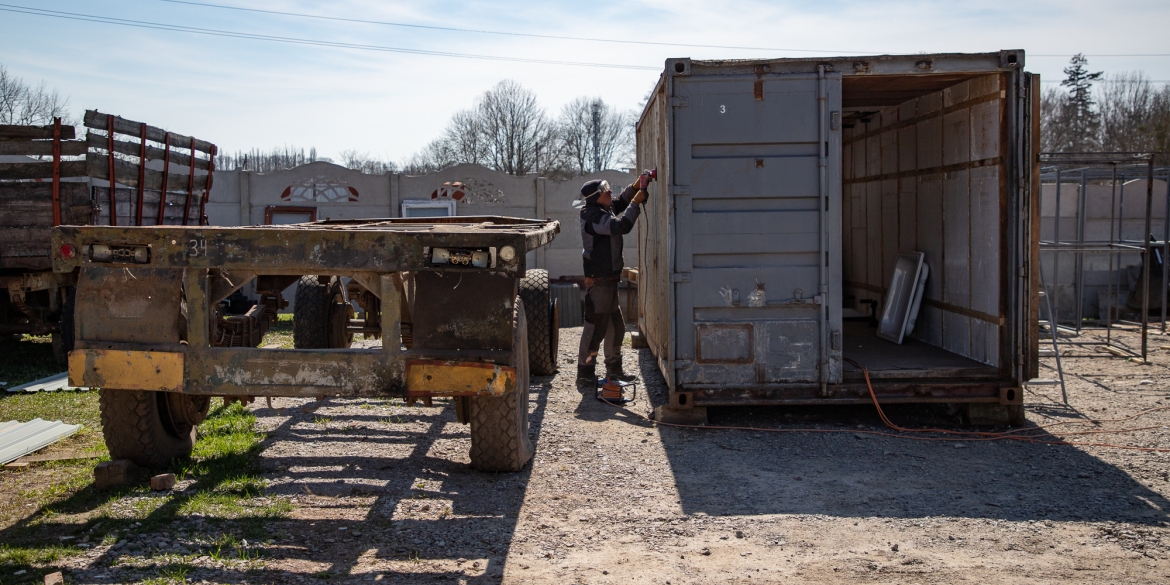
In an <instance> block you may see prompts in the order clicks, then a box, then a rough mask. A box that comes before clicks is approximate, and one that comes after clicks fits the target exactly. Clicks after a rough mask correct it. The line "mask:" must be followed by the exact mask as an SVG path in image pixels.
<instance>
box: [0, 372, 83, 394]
mask: <svg viewBox="0 0 1170 585" xmlns="http://www.w3.org/2000/svg"><path fill="white" fill-rule="evenodd" d="M57 390H81V391H86V390H89V388H79V387H76V386H70V385H69V374H68V373H66V372H61V373H60V374H53V375H52V376H49V377H47V378H41V379H40V380H36V381H34V382H29V383H28V384H21V385H20V386H14V387H12V388H9V389H8V391H9V392H30V393H32V392H56V391H57Z"/></svg>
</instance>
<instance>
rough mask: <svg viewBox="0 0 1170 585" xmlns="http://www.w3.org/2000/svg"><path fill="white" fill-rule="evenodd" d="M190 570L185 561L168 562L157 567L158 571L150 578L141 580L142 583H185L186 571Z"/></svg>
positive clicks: (161, 584) (148, 584)
mask: <svg viewBox="0 0 1170 585" xmlns="http://www.w3.org/2000/svg"><path fill="white" fill-rule="evenodd" d="M190 572H191V565H188V564H186V563H170V564H168V565H166V566H164V567H161V568H159V570H158V573H157V574H155V576H154V577H151V578H150V579H146V580H144V581H142V583H143V585H172V584H174V583H186V582H187V573H190Z"/></svg>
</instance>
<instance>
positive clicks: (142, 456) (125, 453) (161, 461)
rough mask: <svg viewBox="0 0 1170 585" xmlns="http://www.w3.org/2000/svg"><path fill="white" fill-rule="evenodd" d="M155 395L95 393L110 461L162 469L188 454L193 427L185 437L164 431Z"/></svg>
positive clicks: (141, 392)
mask: <svg viewBox="0 0 1170 585" xmlns="http://www.w3.org/2000/svg"><path fill="white" fill-rule="evenodd" d="M158 394H159V393H158V392H151V391H138V390H107V389H105V388H103V389H101V390H99V391H98V406H99V408H100V409H101V414H102V435H103V436H104V437H105V439H106V448H107V449H109V451H110V459H111V460H117V459H129V460H130V461H133V462H134V463H135V464H136V465H139V466H141V467H149V468H155V469H159V468H163V467H166V466H167V464H168V463H170V461H171V459H173V458H175V457H183V456H186V455H190V454H191V449H192V447H194V446H195V427H194V426H191V427H190V430H189V431H188V432H187V433H186V434H185V435H184V436H175V435H174V434H172V433H170V432H168V431H167V429H166V426H165V424H164V423H163V413H162V412H160V411H159V402H160V401H159V396H158Z"/></svg>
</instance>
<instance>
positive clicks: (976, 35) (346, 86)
mask: <svg viewBox="0 0 1170 585" xmlns="http://www.w3.org/2000/svg"><path fill="white" fill-rule="evenodd" d="M191 1H192V2H195V3H205V4H219V5H224V6H236V7H245V8H258V9H264V10H273V11H284V12H296V13H308V14H315V15H321V16H330V17H339V18H351V19H359V20H376V21H386V22H395V23H403V24H412V25H422V26H435V27H450V28H458V29H467V30H465V31H462V32H460V31H446V30H435V29H426V28H415V27H403V26H389V25H381V24H368V23H355V22H341V21H329V20H320V19H306V18H298V17H292V16H284V15H276V14H259V13H251V12H244V11H238V10H226V9H222V8H214V7H209V6H196V5H190V4H178V3H173V2H165V1H162V0H88V1H77V0H0V64H3V65H5V66H6V67H7V68H8V69H9V71H10V72H11V73H14V74H16V75H19V76H21V77H24V78H25V79H26V80H27V81H30V82H34V83H38V82H39V81H41V80H44V81H45V82H46V83H47V85H48V86H50V87H55V88H57V89H58V90H60V91H61V92H62V93H63V94H65V95H68V96H69V98H70V103H71V105H72V106H73V109H74V110H75V111H76V112H77V113H78V114H79V113H80V112H81V111H82V110H84V109H87V108H96V109H98V110H100V111H102V112H108V113H113V114H118V115H121V116H124V117H127V118H131V119H135V120H140V121H144V122H148V123H150V124H154V125H158V126H163V127H166V128H168V129H171V130H174V131H176V132H182V133H187V134H194V135H196V136H198V137H200V138H205V139H207V140H211V141H212V142H215V143H216V144H218V145H219V146H220V148H221V149H224V150H227V151H235V150H244V149H250V148H253V147H259V148H265V149H266V148H271V147H273V146H280V145H297V146H303V147H305V148H308V147H309V146H316V147H317V148H318V151H319V153H320V154H321V155H323V156H333V157H335V156H337V154H338V153H339V152H340V151H342V150H344V149H350V148H352V149H356V150H359V151H364V152H369V153H370V154H372V155H374V156H377V157H380V158H384V159H389V160H393V161H396V162H401V161H402V160H403V159H405V158H406V157H408V156H409V155H410V154H411V153H413V152H415V151H416V150H418V149H419V148H421V147H422V146H423V145H425V144H426V143H427V142H429V141H430V140H431V139H433V138H434V137H436V136H437V135H438V134H439V132H440V131H441V130H442V128H443V126H444V125H445V124H446V122H447V120H448V119H449V118H450V116H451V114H452V113H454V112H455V111H457V110H459V109H462V108H466V107H469V106H470V105H471V104H472V102H473V101H474V99H475V97H476V96H477V95H479V94H481V93H482V92H483V91H484V90H486V89H488V88H490V87H491V86H492V85H494V84H495V83H497V82H498V81H500V80H501V79H505V78H510V79H514V80H516V81H519V82H520V83H521V84H523V85H524V86H526V87H528V88H530V89H532V90H533V91H535V92H536V93H537V95H538V96H539V98H540V100H541V102H542V103H543V105H544V106H545V107H546V108H547V109H548V111H549V113H550V114H553V115H555V114H556V113H557V112H558V111H559V110H560V108H561V106H562V105H564V104H565V103H567V102H568V101H570V100H572V99H573V98H575V97H578V96H582V95H587V96H601V97H602V98H604V99H605V100H607V101H609V102H611V103H613V104H615V105H617V106H619V107H622V108H630V109H632V108H636V107H637V106H638V104H639V103H640V101H641V100H642V98H643V97H644V96H645V95H646V93H647V92H648V91H649V90H650V89H651V87H652V86H653V84H654V82H655V81H656V79H657V76H658V71H657V70H658V69H659V68H660V67H661V66H662V63H663V60H664V59H666V58H668V57H692V58H696V59H710V58H753V57H769V58H770V57H797V56H818V55H821V56H828V55H837V54H880V53H916V52H983V51H995V50H999V49H1014V48H1023V49H1024V50H1026V51H1027V52H1028V57H1027V69H1028V70H1030V71H1033V72H1036V73H1040V74H1041V75H1042V76H1043V78H1045V79H1048V80H1057V79H1059V78H1061V77H1063V74H1062V73H1061V69H1062V68H1063V67H1064V66H1065V65H1066V64H1067V61H1068V57H1069V56H1071V55H1072V54H1073V53H1077V52H1083V53H1085V54H1086V55H1088V56H1089V60H1090V67H1091V68H1092V69H1093V70H1104V71H1106V72H1107V73H1114V72H1120V71H1130V70H1143V71H1144V72H1145V73H1146V74H1147V75H1148V76H1150V77H1151V78H1153V79H1155V80H1170V57H1168V56H1159V57H1107V56H1104V55H1111V54H1150V53H1156V54H1170V34H1168V33H1167V31H1168V30H1170V29H1168V26H1170V2H1166V1H1165V0H1162V1H1130V2H1122V1H1117V2H1110V3H1108V4H1105V3H1102V2H1099V1H1097V2H1091V1H1081V0H1065V1H1059V2H1057V1H1037V2H1027V1H1016V2H994V1H984V2H978V3H976V2H943V1H930V0H919V1H888V2H854V1H832V0H824V1H821V2H807V1H805V2H787V1H773V2H751V1H746V2H713V1H711V0H702V1H699V0H673V1H665V0H624V1H621V2H604V1H602V2H561V1H555V2H514V1H499V2H442V1H438V2H434V1H425V0H413V1H410V2H399V1H389V0H388V1H374V0H348V1H339V2H311V1H307V0H305V1H302V0H269V1H267V2H258V1H254V0H191ZM10 6H26V7H34V8H38V9H42V10H56V11H61V12H68V13H75V14H85V15H97V16H102V17H109V18H120V19H128V20H133V21H140V22H148V23H160V24H165V25H178V26H185V27H194V28H201V29H211V30H219V31H232V32H240V33H247V34H249V35H267V36H272V37H282V38H298V39H312V40H319V41H327V42H330V43H350V44H360V45H372V46H379V47H392V48H402V49H410V50H423V51H433V52H445V53H458V54H465V55H488V56H497V57H505V58H518V59H536V60H544V61H560V62H571V63H604V64H613V65H622V66H632V67H645V68H646V69H618V68H606V67H589V66H576V65H566V64H546V63H529V62H514V61H497V60H481V59H471V58H457V57H443V56H432V55H418V54H404V53H399V52H386V51H369V50H358V49H347V48H337V47H323V46H307V45H301V44H287V43H278V42H268V41H261V40H255V39H241V38H225V37H222V36H207V35H201V34H192V33H187V32H177V31H173V30H152V29H147V28H139V27H126V26H118V25H113V24H104V23H96V22H85V21H78V20H67V19H61V18H51V17H46V16H39V15H30V14H21V13H14V12H9V11H3V10H2V9H4V8H6V7H10ZM1103 6H1108V9H1104V8H1103ZM469 30H481V31H496V32H506V33H520V34H538V35H550V36H557V37H578V38H584V39H625V40H638V41H648V42H659V43H682V44H693V45H722V46H747V47H759V48H768V49H800V50H802V51H812V52H793V51H784V50H761V49H754V50H753V49H727V48H712V47H699V46H657V45H637V44H619V43H606V42H591V41H587V40H571V39H550V38H532V37H526V36H519V35H516V34H511V35H500V34H485V33H480V32H468V31H469ZM1040 55H1053V56H1051V57H1049V56H1040Z"/></svg>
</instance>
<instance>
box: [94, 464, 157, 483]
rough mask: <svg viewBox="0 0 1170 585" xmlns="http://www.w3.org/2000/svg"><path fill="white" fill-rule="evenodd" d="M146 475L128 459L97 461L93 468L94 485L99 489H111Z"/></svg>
mask: <svg viewBox="0 0 1170 585" xmlns="http://www.w3.org/2000/svg"><path fill="white" fill-rule="evenodd" d="M145 475H146V473H145V471H144V470H143V469H142V468H141V467H138V466H137V465H135V464H134V462H133V461H130V460H129V459H116V460H114V461H106V462H104V463H99V464H98V465H97V467H95V468H94V469H93V483H94V487H95V488H97V489H99V490H108V489H113V488H116V487H118V486H122V485H126V484H129V483H135V482H138V481H140V480H141V479H142V478H143V477H144V476H145Z"/></svg>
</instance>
